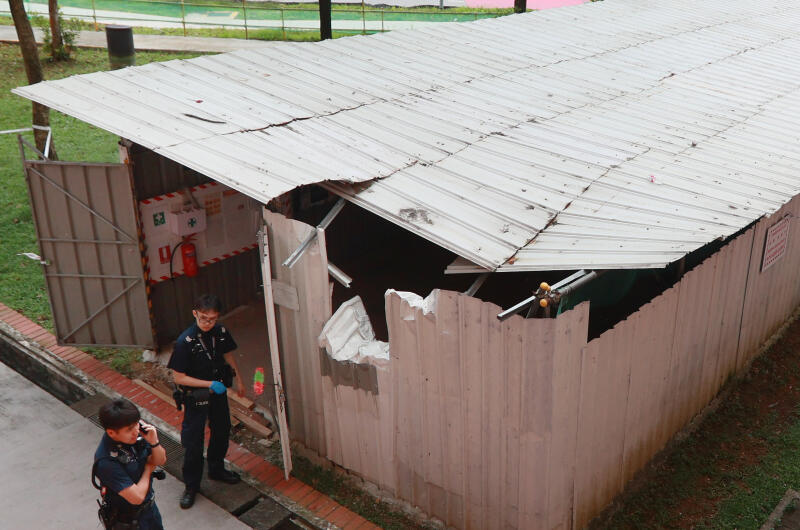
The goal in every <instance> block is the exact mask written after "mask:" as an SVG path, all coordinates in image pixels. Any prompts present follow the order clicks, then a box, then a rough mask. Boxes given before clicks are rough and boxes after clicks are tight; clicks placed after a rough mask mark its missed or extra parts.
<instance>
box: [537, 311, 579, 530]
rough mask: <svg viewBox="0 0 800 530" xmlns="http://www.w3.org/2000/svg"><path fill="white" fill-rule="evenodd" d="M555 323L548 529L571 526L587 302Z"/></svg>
mask: <svg viewBox="0 0 800 530" xmlns="http://www.w3.org/2000/svg"><path fill="white" fill-rule="evenodd" d="M554 324H555V326H554V327H555V330H554V331H555V333H554V336H555V344H554V349H553V350H554V358H553V375H552V378H553V409H552V410H553V413H552V438H551V440H552V445H551V449H550V458H549V462H548V466H549V467H548V473H547V475H548V477H549V479H548V482H549V487H548V492H547V494H548V498H547V528H571V527H572V505H573V502H574V499H573V496H574V491H575V456H576V455H575V452H576V448H577V444H578V407H579V398H580V385H581V357H582V355H581V350H582V349H583V346H584V345H585V344H586V337H587V334H588V328H589V304H588V303H585V302H584V303H582V304H580V305H579V306H577V307H576V308H574V309H573V310H572V311H569V312H568V313H567V314H566V315H565V318H558V319H556V320H555V321H554Z"/></svg>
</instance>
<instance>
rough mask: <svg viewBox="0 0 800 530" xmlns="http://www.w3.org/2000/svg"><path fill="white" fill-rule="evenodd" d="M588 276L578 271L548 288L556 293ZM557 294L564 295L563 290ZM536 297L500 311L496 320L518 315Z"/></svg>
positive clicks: (595, 275)
mask: <svg viewBox="0 0 800 530" xmlns="http://www.w3.org/2000/svg"><path fill="white" fill-rule="evenodd" d="M588 274H590V273H587V272H586V271H585V270H579V271H578V272H575V273H573V274H570V275H569V276H567V277H566V278H564V279H563V280H561V281H559V282H557V283H555V284H554V285H552V286H551V287H550V290H551V291H557V290H558V289H559V288H561V287H563V286H565V285H567V284H569V283H570V282H574V281H576V280H578V281H580V280H582V279H583V278H585V277H586V276H587V275H588ZM591 274H594V276H592V279H594V278H596V277H597V274H596V273H594V272H592V273H591ZM587 281H588V280H587ZM576 283H577V282H576ZM583 283H585V282H581V285H583ZM567 292H571V290H570V291H567ZM558 293H559V294H561V295H563V294H566V293H565V292H564V291H563V290H562V291H558ZM536 297H537V295H533V296H530V297H528V298H526V299H525V300H523V301H522V302H519V303H518V304H516V305H514V306H511V307H509V308H508V309H506V310H505V311H502V312H501V313H498V315H497V318H498V319H499V320H506V319H507V318H508V317H510V316H511V315H514V314H515V313H519V312H520V311H522V310H523V309H525V308H526V307H528V306H529V305H531V304H532V303H533V302H535V301H536Z"/></svg>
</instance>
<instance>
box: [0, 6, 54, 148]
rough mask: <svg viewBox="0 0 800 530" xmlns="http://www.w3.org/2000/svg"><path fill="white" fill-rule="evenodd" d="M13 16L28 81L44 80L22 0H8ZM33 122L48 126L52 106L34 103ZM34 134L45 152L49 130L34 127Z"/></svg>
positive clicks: (31, 29) (33, 82) (37, 145)
mask: <svg viewBox="0 0 800 530" xmlns="http://www.w3.org/2000/svg"><path fill="white" fill-rule="evenodd" d="M8 6H9V8H10V11H11V17H12V18H13V19H14V27H15V28H16V30H17V38H19V48H20V50H21V52H22V60H23V62H24V64H25V75H26V76H27V77H28V83H29V84H31V85H33V84H35V83H38V82H40V81H42V80H44V74H43V72H42V63H41V62H39V49H38V48H37V47H36V39H35V38H34V36H33V28H31V23H30V21H29V20H28V14H27V13H26V12H25V6H24V5H23V3H22V0H8ZM33 124H34V125H41V126H44V127H47V126H49V125H50V108H49V107H45V106H44V105H40V104H39V103H33ZM33 136H34V138H36V148H37V149H38V150H39V151H41V152H44V147H45V143H46V141H47V131H37V130H35V129H34V131H33ZM50 159H51V160H56V150H55V147H54V146H53V145H51V146H50Z"/></svg>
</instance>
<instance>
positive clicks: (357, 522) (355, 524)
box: [342, 513, 367, 530]
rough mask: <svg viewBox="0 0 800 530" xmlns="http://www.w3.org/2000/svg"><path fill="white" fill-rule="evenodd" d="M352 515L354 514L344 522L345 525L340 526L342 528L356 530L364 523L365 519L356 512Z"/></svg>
mask: <svg viewBox="0 0 800 530" xmlns="http://www.w3.org/2000/svg"><path fill="white" fill-rule="evenodd" d="M353 515H355V517H353V519H352V520H351V521H350V522H349V523H345V525H344V526H343V527H342V528H343V529H344V530H356V529H357V528H361V527H362V526H363V525H364V523H366V522H367V520H366V519H364V518H363V517H361V516H360V515H358V514H357V513H353Z"/></svg>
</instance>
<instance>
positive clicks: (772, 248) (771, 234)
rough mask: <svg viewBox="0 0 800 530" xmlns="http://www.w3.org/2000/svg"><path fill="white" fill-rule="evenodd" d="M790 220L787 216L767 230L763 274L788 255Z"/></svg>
mask: <svg viewBox="0 0 800 530" xmlns="http://www.w3.org/2000/svg"><path fill="white" fill-rule="evenodd" d="M789 219H790V217H789V216H786V217H784V218H783V219H781V220H780V221H778V222H777V223H775V224H774V225H772V226H771V227H769V229H768V230H767V237H766V239H765V240H764V257H763V258H762V261H761V272H764V271H765V270H767V269H769V268H770V267H772V266H773V265H774V264H775V262H776V261H778V260H779V259H781V258H782V257H783V255H784V254H786V245H787V244H788V243H789Z"/></svg>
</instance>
